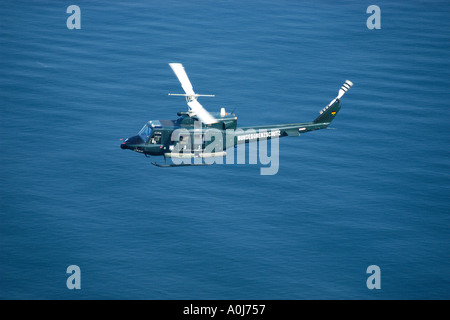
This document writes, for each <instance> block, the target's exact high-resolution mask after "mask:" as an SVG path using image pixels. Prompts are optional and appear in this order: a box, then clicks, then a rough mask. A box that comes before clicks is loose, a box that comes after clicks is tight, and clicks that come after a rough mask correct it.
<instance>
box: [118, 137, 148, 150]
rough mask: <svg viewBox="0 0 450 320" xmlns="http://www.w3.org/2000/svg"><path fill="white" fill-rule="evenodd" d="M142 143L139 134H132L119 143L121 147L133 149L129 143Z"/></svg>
mask: <svg viewBox="0 0 450 320" xmlns="http://www.w3.org/2000/svg"><path fill="white" fill-rule="evenodd" d="M142 143H144V140H142V138H141V137H140V136H133V137H131V138H128V139H126V140H125V141H123V142H122V144H121V145H120V148H121V149H133V147H131V146H130V145H136V144H142Z"/></svg>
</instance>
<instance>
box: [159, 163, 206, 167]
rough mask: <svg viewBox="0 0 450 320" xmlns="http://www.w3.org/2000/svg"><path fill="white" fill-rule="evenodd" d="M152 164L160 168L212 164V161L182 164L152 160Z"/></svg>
mask: <svg viewBox="0 0 450 320" xmlns="http://www.w3.org/2000/svg"><path fill="white" fill-rule="evenodd" d="M152 165H154V166H157V167H159V168H169V167H188V166H191V167H193V166H210V165H212V163H181V164H174V163H171V164H160V163H156V162H152Z"/></svg>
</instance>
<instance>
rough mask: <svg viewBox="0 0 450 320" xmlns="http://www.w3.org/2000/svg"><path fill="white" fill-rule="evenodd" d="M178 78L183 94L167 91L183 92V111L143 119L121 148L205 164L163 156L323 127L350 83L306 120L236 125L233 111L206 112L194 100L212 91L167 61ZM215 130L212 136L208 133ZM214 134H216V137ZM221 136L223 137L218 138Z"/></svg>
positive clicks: (204, 153)
mask: <svg viewBox="0 0 450 320" xmlns="http://www.w3.org/2000/svg"><path fill="white" fill-rule="evenodd" d="M169 66H170V67H171V69H172V71H173V72H174V74H175V76H176V77H177V78H178V80H179V82H180V84H181V87H182V88H183V90H184V93H183V94H179V93H177V94H173V93H169V95H170V96H183V97H185V99H186V103H187V105H188V110H187V111H180V112H178V113H177V115H178V118H177V119H175V120H151V121H148V122H147V123H145V125H144V126H143V127H142V129H141V130H140V131H139V132H138V134H137V135H135V136H132V137H129V138H127V139H125V140H123V139H121V140H122V143H121V145H120V147H121V149H124V150H132V151H135V152H138V153H142V154H144V155H145V156H146V157H149V156H163V157H164V164H159V163H156V162H152V164H153V165H155V166H157V167H177V166H195V165H208V164H207V163H204V162H203V161H201V163H179V164H177V163H171V164H167V161H166V160H167V158H171V159H172V161H173V160H174V159H181V158H202V159H204V158H211V157H224V156H226V149H228V148H231V147H237V145H239V144H243V143H249V142H254V141H257V140H259V139H268V140H269V139H277V138H281V137H286V136H288V137H298V136H300V135H301V134H303V133H306V132H309V131H314V130H319V129H325V128H327V127H328V126H329V125H330V123H331V122H332V121H333V119H334V118H335V117H336V115H337V114H338V112H339V110H340V109H341V105H340V99H341V98H342V96H343V95H344V94H345V93H346V92H347V91H348V90H349V89H350V88H351V87H352V86H353V83H352V82H351V81H350V80H346V81H345V82H344V84H343V85H342V87H341V88H340V89H339V91H338V95H337V96H336V98H334V99H333V100H332V101H331V102H330V103H329V104H328V105H327V106H326V107H324V108H323V109H322V110H320V113H319V116H318V117H317V118H316V119H314V120H313V121H310V122H301V123H300V122H299V123H289V124H275V125H262V126H250V127H237V116H236V115H235V114H234V113H233V112H226V110H225V108H221V109H220V112H211V113H210V112H208V111H207V110H206V109H205V108H203V106H202V105H201V104H200V103H199V102H198V98H199V97H214V95H206V94H197V93H195V92H194V89H193V86H192V84H191V82H190V80H189V78H188V76H187V74H186V71H185V69H184V67H183V65H182V64H181V63H169ZM208 132H213V133H215V134H216V135H215V138H211V136H214V135H211V134H208ZM217 137H218V138H217ZM221 138H225V139H221Z"/></svg>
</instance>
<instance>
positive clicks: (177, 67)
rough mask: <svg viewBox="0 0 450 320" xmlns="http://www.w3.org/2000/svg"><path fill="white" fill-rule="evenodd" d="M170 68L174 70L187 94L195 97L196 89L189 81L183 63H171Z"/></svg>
mask: <svg viewBox="0 0 450 320" xmlns="http://www.w3.org/2000/svg"><path fill="white" fill-rule="evenodd" d="M169 66H170V67H171V68H172V70H173V72H174V73H175V75H176V76H177V78H178V80H179V81H180V83H181V87H182V88H183V90H184V92H186V94H187V95H189V96H193V95H195V92H194V89H193V88H192V84H191V82H190V81H189V78H188V76H187V74H186V71H185V70H184V67H183V65H182V64H181V63H169Z"/></svg>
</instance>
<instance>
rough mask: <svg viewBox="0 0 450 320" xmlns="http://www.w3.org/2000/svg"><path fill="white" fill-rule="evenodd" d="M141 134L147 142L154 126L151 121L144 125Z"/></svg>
mask: <svg viewBox="0 0 450 320" xmlns="http://www.w3.org/2000/svg"><path fill="white" fill-rule="evenodd" d="M138 134H139V136H140V137H141V138H142V140H144V141H145V142H147V140H148V138H149V137H150V135H151V134H152V126H151V124H150V121H149V122H147V123H146V124H145V126H143V127H142V129H141V131H139V133H138Z"/></svg>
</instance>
